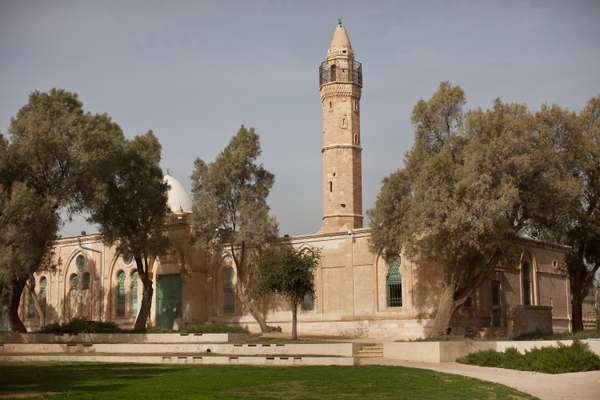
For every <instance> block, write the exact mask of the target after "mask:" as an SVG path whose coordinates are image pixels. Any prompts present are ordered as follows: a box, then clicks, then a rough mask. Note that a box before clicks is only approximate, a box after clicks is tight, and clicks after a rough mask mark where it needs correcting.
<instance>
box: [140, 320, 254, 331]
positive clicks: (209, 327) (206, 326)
mask: <svg viewBox="0 0 600 400" xmlns="http://www.w3.org/2000/svg"><path fill="white" fill-rule="evenodd" d="M144 332H145V333H173V332H174V331H172V330H168V329H164V328H161V327H158V326H149V327H148V328H146V330H145V331H144ZM176 332H180V333H248V331H247V330H246V329H245V328H243V327H241V326H239V325H229V324H224V323H222V322H206V323H203V324H187V325H185V326H183V327H182V328H181V329H179V331H176Z"/></svg>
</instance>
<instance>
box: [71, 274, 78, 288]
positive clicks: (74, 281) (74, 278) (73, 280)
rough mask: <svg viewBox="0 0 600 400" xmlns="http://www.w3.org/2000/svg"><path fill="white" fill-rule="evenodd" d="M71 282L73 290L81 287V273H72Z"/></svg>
mask: <svg viewBox="0 0 600 400" xmlns="http://www.w3.org/2000/svg"><path fill="white" fill-rule="evenodd" d="M69 283H70V285H71V290H77V289H79V275H77V274H71V277H70V278H69Z"/></svg>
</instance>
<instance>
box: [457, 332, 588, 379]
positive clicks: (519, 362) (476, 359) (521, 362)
mask: <svg viewBox="0 0 600 400" xmlns="http://www.w3.org/2000/svg"><path fill="white" fill-rule="evenodd" d="M456 361H458V362H459V363H463V364H472V365H479V366H482V367H499V368H509V369H517V370H521V371H536V372H546V373H550V374H560V373H565V372H581V371H593V370H600V357H598V356H597V355H596V354H594V353H592V352H591V351H590V350H589V348H588V346H587V344H585V343H582V342H580V341H578V340H575V341H574V342H573V343H572V344H571V345H570V346H565V345H562V344H560V343H559V345H558V347H543V348H537V347H536V348H533V349H531V350H528V351H525V353H524V354H521V353H519V352H518V351H517V349H515V348H509V349H506V351H504V352H498V351H494V350H489V351H480V352H477V353H472V354H469V355H467V356H465V357H461V358H459V359H457V360H456Z"/></svg>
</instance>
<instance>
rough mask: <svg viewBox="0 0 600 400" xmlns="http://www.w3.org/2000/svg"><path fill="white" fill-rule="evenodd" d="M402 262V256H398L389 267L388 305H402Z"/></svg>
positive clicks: (387, 282)
mask: <svg viewBox="0 0 600 400" xmlns="http://www.w3.org/2000/svg"><path fill="white" fill-rule="evenodd" d="M400 263H401V260H400V257H396V258H395V259H394V261H392V263H391V264H390V266H389V269H388V274H387V277H386V288H387V306H388V307H402V276H401V275H400Z"/></svg>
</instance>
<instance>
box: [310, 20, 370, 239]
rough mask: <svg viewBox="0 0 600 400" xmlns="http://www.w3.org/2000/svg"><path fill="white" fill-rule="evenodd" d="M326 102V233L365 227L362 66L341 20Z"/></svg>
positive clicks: (324, 73) (322, 73)
mask: <svg viewBox="0 0 600 400" xmlns="http://www.w3.org/2000/svg"><path fill="white" fill-rule="evenodd" d="M319 87H320V94H321V103H322V106H323V149H322V153H323V225H322V227H321V232H323V233H325V232H339V231H346V230H349V229H355V228H362V226H363V215H362V212H363V211H362V166H361V151H362V148H361V146H360V96H361V91H362V65H361V64H360V63H359V62H357V61H355V60H354V50H353V49H352V45H351V44H350V37H349V36H348V32H347V31H346V28H345V27H344V26H343V25H342V23H341V21H340V22H339V23H338V24H337V25H336V27H335V30H334V32H333V36H332V37H331V42H330V44H329V49H328V50H327V59H326V60H325V61H323V62H322V63H321V66H320V68H319Z"/></svg>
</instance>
